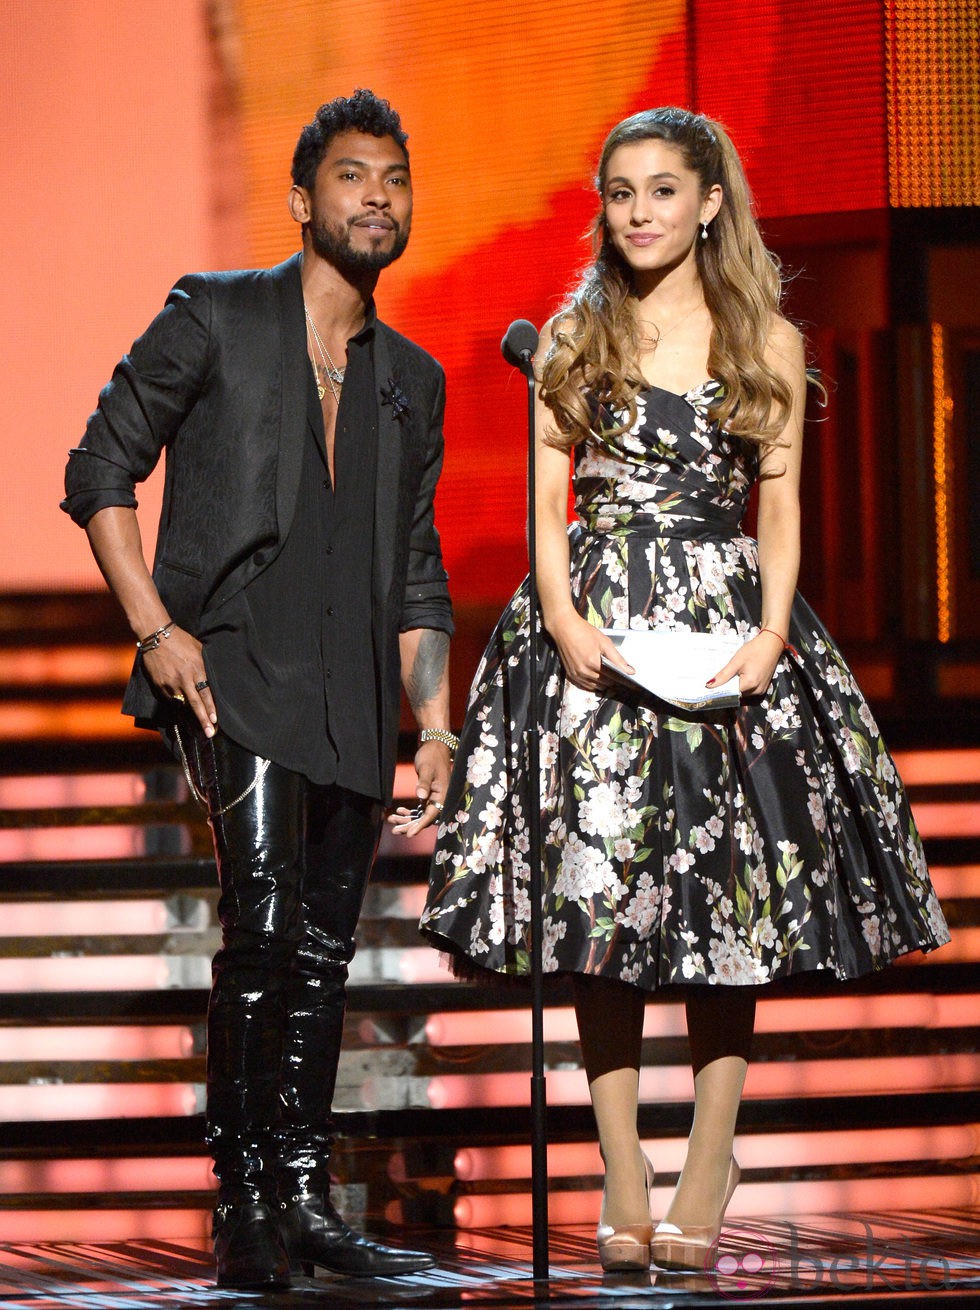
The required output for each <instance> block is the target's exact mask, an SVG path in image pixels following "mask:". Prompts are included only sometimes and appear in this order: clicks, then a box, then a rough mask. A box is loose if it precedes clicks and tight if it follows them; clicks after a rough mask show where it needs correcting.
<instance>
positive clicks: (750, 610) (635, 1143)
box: [393, 108, 948, 1269]
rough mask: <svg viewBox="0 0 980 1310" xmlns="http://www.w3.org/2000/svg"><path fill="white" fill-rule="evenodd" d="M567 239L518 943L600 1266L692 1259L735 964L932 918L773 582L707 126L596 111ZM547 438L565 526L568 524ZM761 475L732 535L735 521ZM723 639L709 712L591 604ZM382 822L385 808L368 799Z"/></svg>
mask: <svg viewBox="0 0 980 1310" xmlns="http://www.w3.org/2000/svg"><path fill="white" fill-rule="evenodd" d="M597 185H598V191H599V199H600V204H601V210H600V213H599V216H598V219H597V222H596V228H595V250H596V254H595V260H594V263H593V264H592V265H591V266H590V267H589V268H588V269H587V270H586V272H585V274H584V276H583V278H582V280H581V282H580V284H579V286H578V287H577V288H576V289H575V291H574V292H573V293H572V294H571V296H570V298H569V299H568V301H567V302H566V304H565V305H564V306H563V308H562V309H561V310H560V311H559V313H558V314H557V315H556V316H555V317H554V319H553V320H552V321H551V323H550V324H549V325H548V327H547V328H546V330H545V332H544V333H543V337H542V348H541V352H540V354H539V357H538V358H539V360H541V361H542V362H541V363H540V365H539V383H540V385H539V388H538V422H537V430H538V446H537V483H538V492H537V504H536V515H537V528H538V556H539V558H538V587H539V593H540V604H541V618H542V621H543V625H544V628H545V630H546V633H547V638H548V640H546V641H545V642H543V643H542V644H543V646H544V647H545V649H544V652H543V655H542V658H541V660H540V664H539V668H538V669H537V672H536V676H537V677H538V679H539V680H540V684H541V688H542V704H543V707H544V708H543V724H542V727H543V731H544V736H543V739H542V740H543V750H542V755H543V760H542V781H543V787H542V796H543V810H542V816H541V821H542V845H543V858H544V861H545V869H544V879H545V904H544V930H545V941H544V959H545V968H546V969H547V970H551V971H567V972H569V973H571V975H572V978H573V983H574V995H575V1007H576V1013H577V1017H578V1024H579V1032H580V1035H581V1041H582V1050H583V1057H584V1062H585V1066H586V1071H587V1074H588V1079H589V1088H590V1093H591V1097H592V1103H593V1106H594V1110H595V1116H596V1121H597V1125H598V1131H599V1142H600V1148H601V1152H602V1158H603V1161H604V1164H605V1171H606V1174H605V1188H604V1193H603V1205H602V1213H601V1216H600V1223H599V1230H598V1244H599V1254H600V1257H601V1260H602V1264H603V1267H604V1268H607V1269H638V1268H646V1267H647V1265H648V1264H649V1262H650V1257H651V1249H652V1256H653V1259H654V1260H655V1261H656V1263H657V1264H659V1265H661V1266H666V1267H670V1268H688V1267H695V1268H697V1267H704V1263H705V1260H706V1258H707V1254H708V1251H709V1249H710V1248H711V1246H712V1244H713V1243H714V1242H715V1241H716V1239H717V1237H718V1234H719V1232H720V1229H721V1223H722V1219H723V1216H724V1212H725V1207H726V1206H727V1204H728V1201H729V1199H730V1197H731V1194H732V1192H733V1190H734V1188H735V1186H736V1184H737V1182H738V1166H737V1165H736V1163H735V1161H734V1159H733V1156H732V1141H733V1136H734V1131H735V1120H736V1114H737V1111H738V1106H739V1100H740V1097H741V1092H742V1085H743V1082H744V1079H745V1073H746V1068H747V1060H748V1057H749V1047H750V1042H751V1037H752V1029H753V1020H754V1010H755V999H756V995H757V989H758V987H759V986H760V985H763V984H766V983H769V982H772V981H774V980H777V979H782V978H785V977H788V976H789V975H791V974H796V973H800V972H804V971H808V970H815V969H823V970H832V971H833V972H834V973H835V974H836V975H837V976H838V977H840V978H851V977H855V976H858V975H860V974H862V973H866V972H869V971H871V970H874V969H878V968H881V967H883V966H884V965H885V964H886V963H888V962H889V961H890V960H892V959H893V958H894V957H896V956H897V955H901V954H903V953H905V952H908V951H912V950H916V949H919V950H930V949H932V948H934V947H936V946H939V945H941V944H942V943H944V942H945V941H947V940H948V932H947V929H946V924H945V922H944V920H943V916H942V913H941V911H940V908H939V904H938V901H937V899H936V896H935V893H934V892H933V889H932V887H931V885H930V882H929V877H928V873H927V871H926V868H925V863H924V861H923V856H922V848H921V844H920V842H919V838H918V835H917V833H916V830H915V827H914V824H913V822H912V818H911V815H910V812H909V808H908V804H907V801H906V799H905V795H904V792H903V790H902V786H901V783H900V781H899V780H898V778H897V777H896V774H895V770H894V765H893V764H892V762H891V759H890V758H889V756H888V754H887V752H886V751H885V748H884V746H883V744H882V742H881V739H880V737H879V735H878V732H877V728H876V726H875V723H874V720H873V718H872V717H871V714H870V711H869V710H868V707H867V705H866V704H865V702H864V700H863V698H862V697H861V694H860V692H859V691H858V689H857V687H856V686H855V684H854V681H853V679H852V677H851V674H850V673H849V671H848V669H847V667H846V666H845V664H844V662H843V660H842V659H841V657H840V655H839V654H838V652H837V650H836V649H835V648H834V646H833V644H832V642H831V641H830V639H829V637H828V636H827V634H826V632H825V631H824V629H823V628H822V627H821V625H820V623H819V621H818V620H817V619H816V617H815V616H814V615H813V613H812V612H811V611H810V610H809V608H808V607H807V605H806V603H805V602H804V601H803V600H802V599H801V598H800V597H799V596H798V595H796V594H795V588H796V580H797V570H798V563H799V552H800V545H799V541H800V536H799V498H798V485H799V476H800V449H801V440H802V424H803V408H804V393H805V390H806V375H805V369H804V351H803V344H802V342H801V339H800V335H799V333H798V332H797V331H796V329H795V328H793V327H792V326H791V325H790V324H789V323H788V322H787V321H786V320H785V319H784V318H783V317H781V315H780V312H779V301H780V291H781V285H780V277H779V272H778V267H777V264H776V261H775V260H774V259H773V257H772V256H771V255H770V254H769V253H768V252H767V251H766V249H765V247H764V246H763V244H762V241H761V238H760V236H759V233H758V230H757V228H756V225H755V223H754V220H753V218H752V214H751V208H750V196H749V191H748V186H747V183H746V180H745V177H744V173H743V171H742V167H741V164H740V162H739V160H738V156H737V155H736V153H735V150H734V147H733V146H732V144H731V142H730V140H729V138H728V137H727V135H726V134H725V132H724V130H723V129H722V128H721V127H720V126H719V125H718V124H717V123H714V122H712V121H711V120H710V119H707V118H704V117H703V116H701V115H698V114H692V113H688V112H686V111H684V110H680V109H674V108H666V109H656V110H651V111H647V112H643V113H639V114H635V115H634V116H633V117H631V118H628V119H626V120H625V121H624V122H622V123H620V124H619V125H618V126H617V127H616V128H615V129H614V130H613V131H612V133H611V134H610V136H609V138H608V140H607V141H606V144H605V147H604V149H603V152H602V157H601V161H600V166H599V176H598V179H597ZM569 456H571V459H572V464H573V470H574V488H575V504H576V513H577V519H578V521H577V523H576V524H574V525H573V527H572V529H571V530H570V531H569V530H568V528H567V523H566V519H567V513H566V507H567V488H568V474H569ZM756 482H757V483H758V488H759V498H758V543H756V542H755V541H753V540H752V539H751V538H749V537H747V536H745V535H744V534H743V532H742V529H741V520H742V516H743V514H744V511H745V508H746V503H747V499H748V495H749V491H750V489H751V487H752V485H753V484H754V483H756ZM604 627H605V628H630V629H645V628H660V629H664V628H666V629H676V628H681V627H683V628H688V629H696V630H700V631H710V632H713V633H718V634H727V635H728V636H729V637H735V638H737V639H738V643H740V644H737V648H736V650H735V653H734V654H733V656H732V658H731V659H730V660H729V661H728V662H727V664H725V665H724V667H722V668H720V669H718V670H717V672H716V674H715V675H714V677H713V678H711V679H710V680H709V681H710V683H720V682H723V681H727V680H728V679H730V678H733V677H737V678H738V686H739V690H740V694H741V702H740V704H739V707H738V708H737V709H736V710H728V711H724V710H723V711H717V710H716V711H714V712H713V713H711V712H705V713H692V714H682V713H680V712H679V711H676V710H671V709H669V708H668V707H666V706H664V705H663V704H660V703H658V702H657V701H656V700H654V699H653V698H649V697H644V696H643V695H636V694H634V693H633V692H631V691H628V690H624V689H623V685H622V684H621V683H617V682H616V681H615V674H614V673H613V674H611V673H610V671H608V670H604V668H603V660H606V661H608V662H609V663H611V664H612V665H614V666H619V667H620V668H625V669H628V667H629V666H626V665H625V662H624V661H623V659H622V658H621V657H620V655H619V654H618V652H617V649H616V647H615V645H614V644H613V643H612V641H611V640H610V639H609V638H608V637H607V636H605V635H604V634H603V633H602V631H601V629H602V628H604ZM527 635H528V607H527V592H526V588H524V587H522V588H521V590H520V591H519V592H518V593H517V595H516V596H515V598H514V600H513V601H512V603H511V605H510V606H509V607H508V609H507V610H506V611H505V613H504V615H503V617H502V619H501V622H500V624H499V625H498V627H497V629H496V631H495V633H494V635H493V637H492V639H491V642H490V645H489V648H488V650H487V652H486V655H485V656H484V660H483V662H482V664H481V666H480V669H479V670H478V672H477V676H476V680H475V682H474V685H473V690H472V693H471V705H470V710H469V713H468V715H467V720H466V724H465V726H464V730H463V734H462V744H461V748H460V753H459V755H458V757H457V764H456V769H455V772H454V775H453V780H452V783H451V784H450V789H449V794H448V795H447V798H446V804H445V810H444V813H443V821H442V824H441V826H440V828H439V833H438V841H437V848H436V854H435V859H434V863H433V871H432V879H431V888H430V893H429V898H428V904H427V907H426V910H425V914H424V916H423V920H422V925H423V928H424V930H425V931H426V932H427V933H428V934H429V935H430V936H431V938H432V940H433V942H434V944H436V945H438V946H440V947H441V948H443V949H449V950H450V951H451V952H452V953H453V955H454V958H455V967H456V968H457V971H459V972H462V973H467V972H470V973H472V972H473V971H474V969H476V968H479V969H480V970H493V971H496V972H498V973H507V974H518V975H519V974H523V973H526V972H527V965H528V949H527V943H528V929H529V917H530V910H529V900H528V891H527V889H528V880H529V872H530V871H529V868H528V865H527V849H528V841H527V824H528V819H529V815H528V806H527V800H526V797H527V779H526V760H525V746H526V732H527V727H528V718H527V704H528V678H529V669H528V663H527ZM393 821H394V822H395V824H396V826H397V825H398V824H404V823H405V816H404V815H401V816H394V820H393ZM674 985H681V986H683V987H684V991H683V992H681V993H679V995H683V997H684V999H685V1002H686V1009H687V1022H688V1031H689V1035H690V1044H691V1054H692V1063H693V1070H694V1087H695V1113H694V1122H693V1127H692V1131H691V1135H690V1140H689V1144H688V1151H687V1157H686V1161H685V1164H684V1168H683V1171H682V1173H681V1175H680V1179H679V1182H678V1185H677V1190H676V1192H675V1194H674V1197H673V1199H672V1201H671V1204H670V1207H669V1209H668V1211H667V1214H666V1216H665V1218H664V1221H663V1222H662V1223H661V1224H660V1225H659V1226H658V1227H657V1229H656V1232H655V1233H652V1232H651V1221H650V1212H649V1187H650V1182H651V1174H652V1171H651V1169H650V1167H649V1165H648V1164H647V1162H646V1161H645V1160H644V1157H643V1155H642V1153H641V1151H640V1144H639V1139H638V1134H637V1128H636V1108H637V1088H638V1070H639V1065H640V1040H641V1032H642V1024H643V1008H644V1001H645V998H646V994H647V993H648V992H650V991H653V990H655V989H658V988H660V987H663V986H674Z"/></svg>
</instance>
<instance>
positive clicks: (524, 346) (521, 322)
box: [500, 318, 538, 377]
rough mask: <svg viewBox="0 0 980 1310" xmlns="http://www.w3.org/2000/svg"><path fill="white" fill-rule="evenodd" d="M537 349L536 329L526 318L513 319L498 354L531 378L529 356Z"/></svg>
mask: <svg viewBox="0 0 980 1310" xmlns="http://www.w3.org/2000/svg"><path fill="white" fill-rule="evenodd" d="M537 348H538V329H537V328H536V327H535V326H534V324H533V323H529V322H528V321H527V319H526V318H518V319H515V320H514V322H513V323H511V325H510V327H509V328H508V329H507V331H506V332H505V333H504V339H503V341H501V343H500V352H501V354H502V355H503V357H504V359H506V361H507V363H508V364H512V365H513V367H514V368H519V369H520V370H521V372H522V373H525V374H526V375H527V376H528V377H530V376H531V356H532V355H533V354H534V352H535V351H536V350H537Z"/></svg>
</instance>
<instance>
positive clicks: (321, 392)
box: [316, 382, 327, 400]
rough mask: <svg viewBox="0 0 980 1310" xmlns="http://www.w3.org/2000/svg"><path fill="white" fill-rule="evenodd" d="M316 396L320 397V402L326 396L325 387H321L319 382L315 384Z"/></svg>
mask: <svg viewBox="0 0 980 1310" xmlns="http://www.w3.org/2000/svg"><path fill="white" fill-rule="evenodd" d="M316 394H317V395H318V396H319V397H320V399H321V400H322V399H323V397H324V396H325V395H326V394H327V389H326V387H321V386H320V384H319V382H318V383H317V384H316Z"/></svg>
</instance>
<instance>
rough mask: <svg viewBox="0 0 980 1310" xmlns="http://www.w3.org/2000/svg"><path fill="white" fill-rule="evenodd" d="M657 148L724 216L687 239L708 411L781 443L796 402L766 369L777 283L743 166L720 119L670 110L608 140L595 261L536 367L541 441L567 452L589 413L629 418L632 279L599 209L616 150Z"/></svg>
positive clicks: (635, 377)
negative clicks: (715, 190)
mask: <svg viewBox="0 0 980 1310" xmlns="http://www.w3.org/2000/svg"><path fill="white" fill-rule="evenodd" d="M648 140H658V141H663V142H665V143H666V144H667V145H670V146H673V147H674V148H675V149H677V150H678V151H679V152H680V154H681V157H682V159H683V160H684V163H685V164H686V165H687V167H688V168H690V169H691V170H692V171H693V172H695V173H697V175H698V179H699V181H700V188H701V195H702V196H704V195H706V194H707V193H708V191H709V190H710V188H711V187H713V186H715V185H716V184H717V185H718V186H720V187H721V189H722V193H723V200H722V204H721V208H720V209H719V210H718V213H717V214H716V215H715V217H714V219H713V220H712V221H711V223H710V224H709V226H708V237H707V239H706V240H701V239H698V240H697V241H696V242H695V257H696V259H697V268H698V276H699V277H700V280H701V287H702V291H703V294H704V300H705V304H706V305H707V307H708V311H709V313H710V315H711V322H712V330H711V340H710V344H709V347H708V373H709V374H710V376H711V377H712V378H715V379H717V380H718V381H719V382H721V383H722V387H721V388H720V389H719V394H718V396H717V398H716V399H715V400H714V401H713V402H712V404H711V406H710V411H709V412H710V415H711V417H712V418H713V419H715V420H717V421H718V422H719V423H722V424H724V425H725V426H726V427H727V429H728V431H730V432H731V433H733V434H735V435H737V436H740V437H744V438H746V439H748V440H750V441H755V442H759V443H761V444H763V445H772V444H775V443H777V442H778V435H779V433H780V432H781V430H782V428H783V426H784V424H785V422H786V420H787V418H788V417H789V412H790V407H791V404H792V393H791V390H790V388H789V386H788V385H787V384H786V382H784V381H783V379H782V378H780V377H779V375H778V374H777V373H775V372H774V371H773V369H772V368H770V367H769V365H768V364H767V363H766V360H765V350H766V345H767V342H768V339H769V333H770V329H771V324H772V315H773V314H776V313H778V312H779V307H780V301H781V298H782V289H783V283H782V276H781V272H780V267H779V263H778V261H777V259H776V257H775V256H774V255H773V254H771V253H770V252H769V251H768V250H767V249H766V247H765V245H764V244H763V241H762V237H761V236H760V234H759V229H758V226H757V225H756V221H755V218H754V216H753V213H752V195H751V192H750V190H749V184H748V182H747V181H746V178H745V172H744V170H743V168H742V163H741V160H740V159H739V157H738V154H737V153H736V151H735V147H734V146H733V145H732V142H731V140H730V138H729V136H728V134H727V132H726V131H725V129H724V128H723V127H722V126H721V124H720V123H716V122H714V121H713V120H712V119H710V118H706V117H705V116H704V115H703V114H694V113H690V112H689V111H688V110H686V109H677V108H675V107H673V106H668V107H665V108H662V109H646V110H643V111H642V112H641V113H638V114H633V115H632V116H631V117H630V118H626V119H624V120H623V121H622V122H621V123H619V124H617V126H616V127H614V128H613V130H612V131H611V132H610V133H609V136H608V137H607V138H606V142H605V145H604V146H603V148H602V155H601V157H600V160H599V172H598V176H597V178H596V188H597V190H598V192H599V197H600V209H599V213H598V216H597V217H596V220H595V223H594V224H593V227H592V242H593V262H592V263H591V264H590V265H589V266H588V267H587V268H586V270H585V272H584V273H583V274H582V278H581V280H580V282H579V283H578V285H577V286H576V287H575V288H574V289H573V290H572V291H571V293H570V294H569V296H568V297H567V299H566V301H565V303H564V304H563V305H562V307H561V308H560V309H559V311H558V313H557V314H556V315H555V318H554V327H553V334H552V343H551V347H550V349H549V350H548V353H547V355H546V356H545V359H544V362H543V365H542V367H541V371H540V382H541V394H542V397H543V399H544V400H545V402H546V403H547V405H548V406H549V408H550V409H551V412H552V414H553V415H554V424H555V429H556V431H555V432H554V433H552V434H550V435H549V437H548V438H547V440H548V441H549V444H551V445H554V446H557V447H558V448H559V449H561V450H570V449H571V448H572V447H573V446H575V445H578V443H579V442H581V441H584V440H585V439H586V437H588V435H589V432H590V431H591V429H592V426H593V424H594V421H595V405H596V404H597V403H598V404H599V405H602V406H603V407H604V408H605V409H606V410H615V411H619V412H623V411H625V414H626V418H625V422H624V423H623V424H622V425H621V427H620V428H619V429H618V430H620V431H622V430H625V429H626V428H628V427H630V426H632V424H633V423H634V422H635V421H636V412H637V410H636V397H637V395H638V394H639V392H640V390H641V389H642V387H643V385H644V384H643V380H642V378H641V376H640V369H639V363H638V360H639V355H640V346H641V339H640V327H639V321H638V317H637V313H636V307H637V301H636V294H635V287H634V283H633V275H632V271H631V269H630V267H629V265H628V264H627V263H626V261H625V260H624V259H623V257H622V256H621V255H620V254H619V252H618V251H617V250H616V248H615V246H614V245H613V243H612V240H611V239H610V236H609V231H608V228H607V226H606V221H605V209H604V205H603V204H602V201H603V197H604V194H605V184H606V178H607V174H608V168H609V161H610V159H611V157H612V154H613V151H615V150H616V149H617V148H618V147H619V146H622V145H627V144H632V143H634V142H637V141H648Z"/></svg>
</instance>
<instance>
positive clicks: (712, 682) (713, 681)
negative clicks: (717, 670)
mask: <svg viewBox="0 0 980 1310" xmlns="http://www.w3.org/2000/svg"><path fill="white" fill-rule="evenodd" d="M704 685H705V686H706V687H713V686H714V685H715V680H714V678H709V679H708V681H707V682H706V683H705V684H704Z"/></svg>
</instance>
